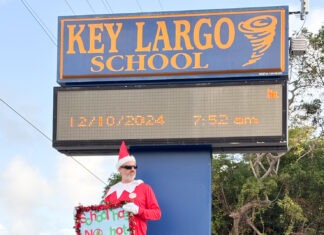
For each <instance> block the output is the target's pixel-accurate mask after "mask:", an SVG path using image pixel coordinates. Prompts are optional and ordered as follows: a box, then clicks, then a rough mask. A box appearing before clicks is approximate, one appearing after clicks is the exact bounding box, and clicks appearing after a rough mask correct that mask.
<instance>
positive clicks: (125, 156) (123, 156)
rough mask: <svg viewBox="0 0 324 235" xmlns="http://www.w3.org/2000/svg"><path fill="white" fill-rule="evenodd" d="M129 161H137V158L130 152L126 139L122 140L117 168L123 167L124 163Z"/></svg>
mask: <svg viewBox="0 0 324 235" xmlns="http://www.w3.org/2000/svg"><path fill="white" fill-rule="evenodd" d="M129 161H134V162H136V159H135V157H134V156H132V155H130V154H129V153H128V149H127V147H126V144H125V141H122V143H121V145H120V148H119V157H118V162H117V165H116V167H117V169H119V167H121V166H122V165H123V164H125V163H126V162H129Z"/></svg>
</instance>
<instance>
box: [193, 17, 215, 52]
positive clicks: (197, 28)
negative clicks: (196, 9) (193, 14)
mask: <svg viewBox="0 0 324 235" xmlns="http://www.w3.org/2000/svg"><path fill="white" fill-rule="evenodd" d="M203 24H207V25H208V26H209V27H211V23H210V19H200V20H198V21H197V23H196V25H195V28H194V35H193V36H194V43H195V45H196V47H197V48H198V49H200V50H206V49H209V48H213V45H212V35H211V34H210V33H209V34H207V33H204V34H203V36H204V39H205V44H202V43H201V41H200V30H201V26H202V25H203Z"/></svg>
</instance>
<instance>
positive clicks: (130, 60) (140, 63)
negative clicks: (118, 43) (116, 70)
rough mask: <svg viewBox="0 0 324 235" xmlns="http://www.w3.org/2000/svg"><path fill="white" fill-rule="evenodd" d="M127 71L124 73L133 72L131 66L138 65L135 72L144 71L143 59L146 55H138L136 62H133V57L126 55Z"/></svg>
mask: <svg viewBox="0 0 324 235" xmlns="http://www.w3.org/2000/svg"><path fill="white" fill-rule="evenodd" d="M126 57H127V69H126V70H125V71H134V68H133V64H138V69H137V71H140V70H145V60H144V59H145V57H146V55H138V58H139V59H138V60H137V61H136V60H134V55H126Z"/></svg>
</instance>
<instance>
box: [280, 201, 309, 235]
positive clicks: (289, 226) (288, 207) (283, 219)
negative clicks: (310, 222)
mask: <svg viewBox="0 0 324 235" xmlns="http://www.w3.org/2000/svg"><path fill="white" fill-rule="evenodd" d="M277 204H278V206H279V207H280V208H281V209H282V210H283V213H282V214H280V223H281V226H282V227H284V230H285V232H284V234H285V235H289V234H291V233H292V232H293V229H294V227H296V224H298V223H303V222H306V220H307V219H306V218H305V217H304V215H303V210H302V208H301V207H300V206H299V205H298V204H297V203H296V202H294V201H293V200H292V199H291V198H290V197H289V196H288V195H285V196H284V198H283V199H279V200H278V202H277Z"/></svg>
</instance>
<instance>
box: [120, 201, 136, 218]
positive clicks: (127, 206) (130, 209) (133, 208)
mask: <svg viewBox="0 0 324 235" xmlns="http://www.w3.org/2000/svg"><path fill="white" fill-rule="evenodd" d="M122 208H123V209H124V210H125V211H127V212H131V213H133V214H134V215H136V214H138V209H139V208H138V206H137V205H136V204H135V203H134V202H129V203H126V204H125V205H123V206H122Z"/></svg>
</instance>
